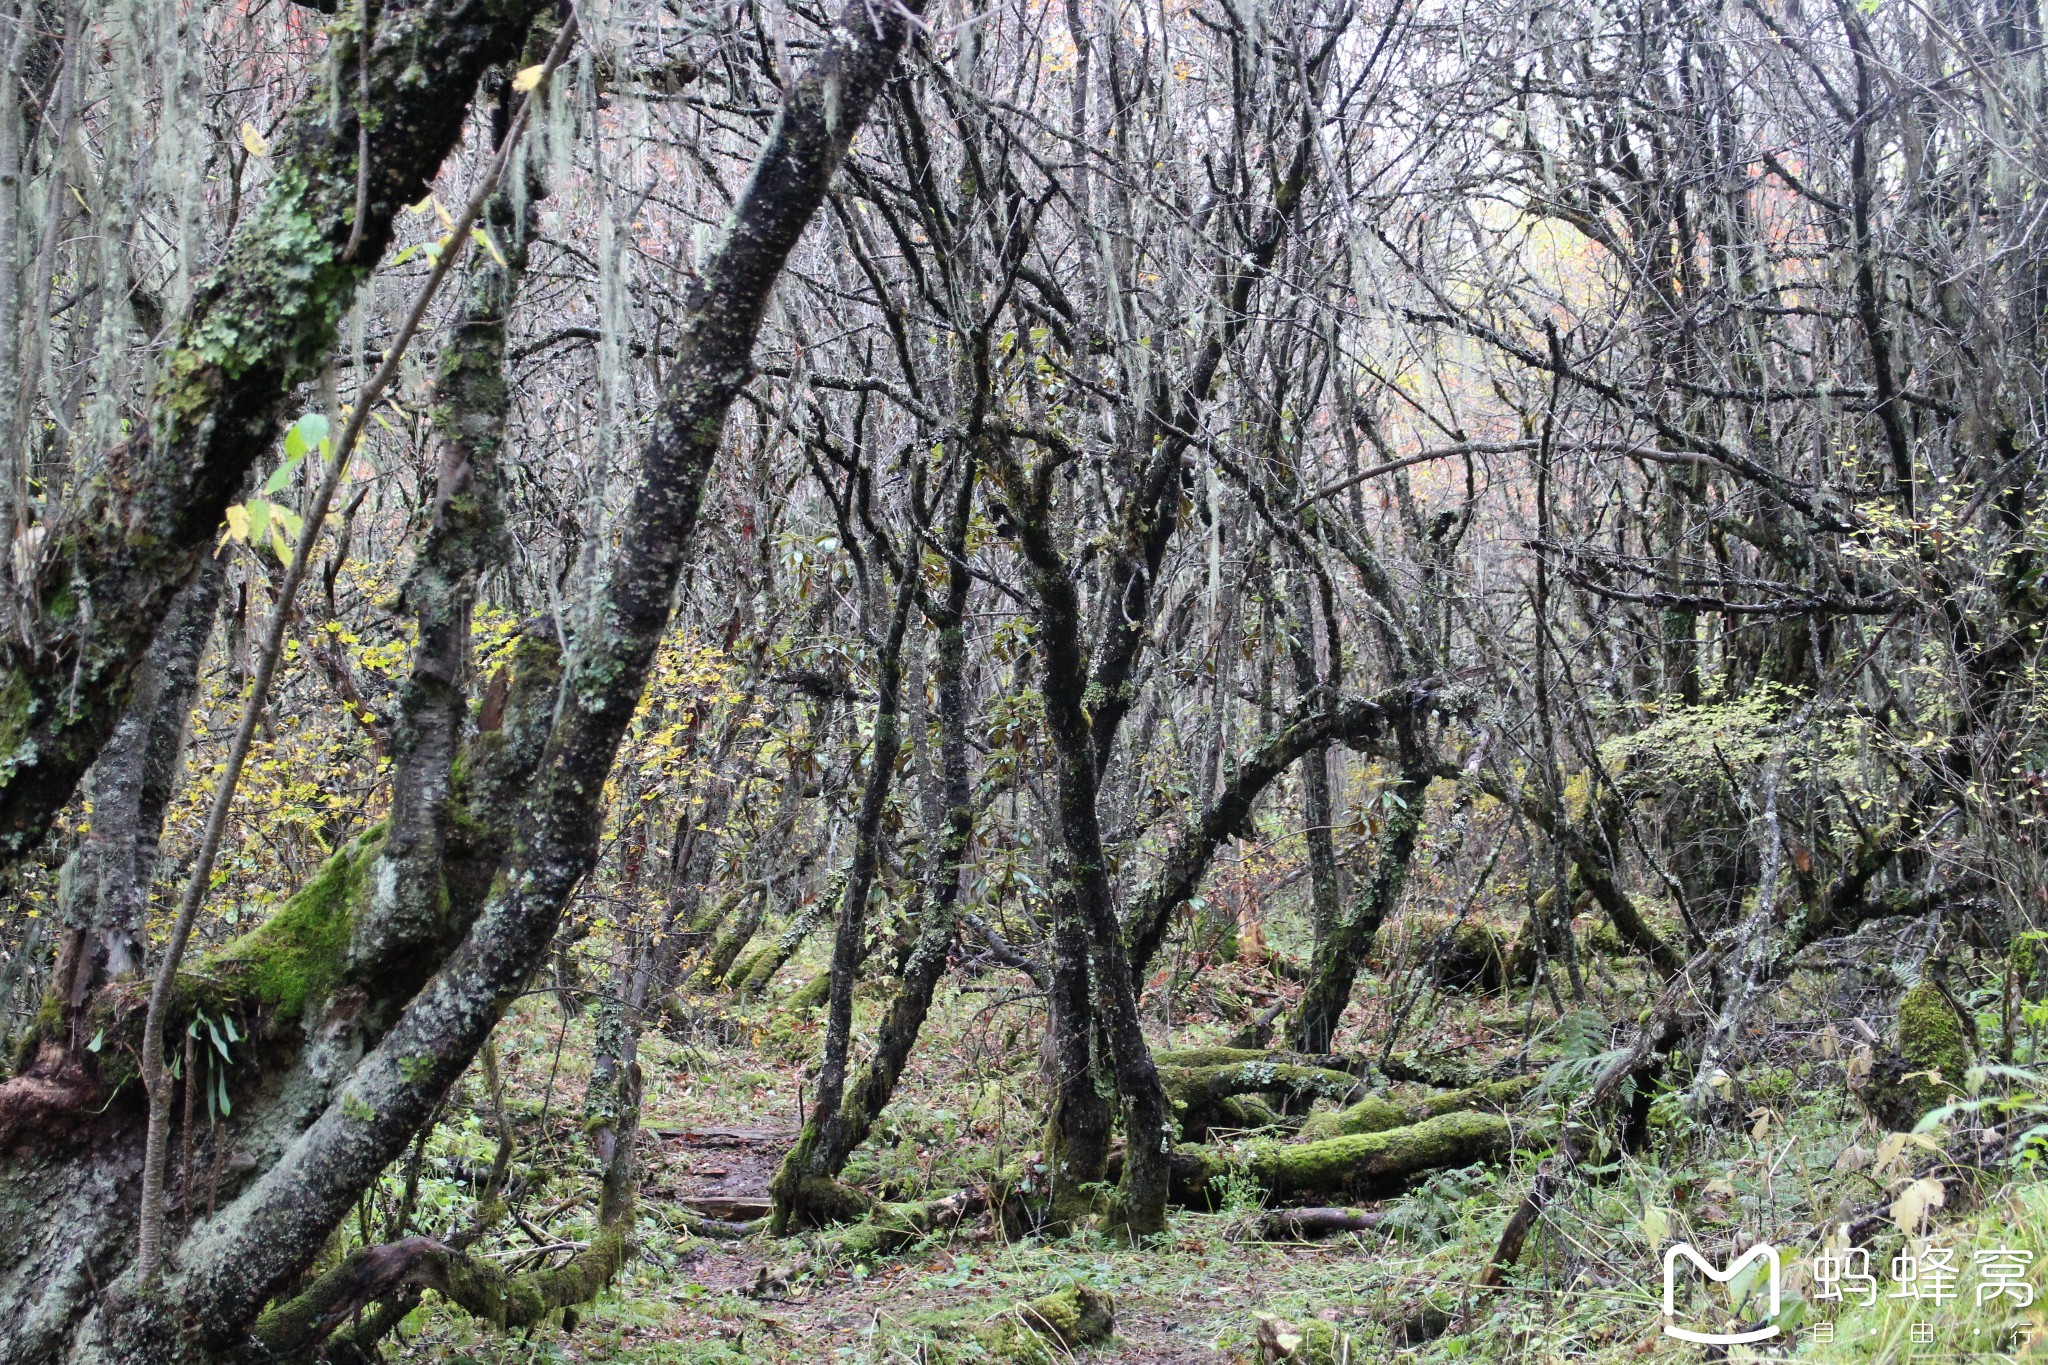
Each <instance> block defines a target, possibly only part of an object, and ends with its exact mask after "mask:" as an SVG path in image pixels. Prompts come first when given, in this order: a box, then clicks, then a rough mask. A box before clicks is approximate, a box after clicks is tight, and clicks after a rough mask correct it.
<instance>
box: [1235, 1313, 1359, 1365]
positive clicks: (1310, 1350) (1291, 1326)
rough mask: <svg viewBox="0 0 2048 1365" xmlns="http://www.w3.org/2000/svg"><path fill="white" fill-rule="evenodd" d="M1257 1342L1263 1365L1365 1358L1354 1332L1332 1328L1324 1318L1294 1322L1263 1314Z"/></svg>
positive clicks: (1333, 1364)
mask: <svg viewBox="0 0 2048 1365" xmlns="http://www.w3.org/2000/svg"><path fill="white" fill-rule="evenodd" d="M1258 1342H1259V1361H1260V1365H1276V1363H1277V1362H1280V1361H1288V1362H1294V1363H1295V1365H1342V1363H1343V1362H1345V1361H1351V1360H1361V1361H1362V1360H1364V1359H1365V1358H1366V1356H1365V1352H1364V1349H1363V1347H1362V1346H1361V1345H1360V1343H1359V1340H1358V1338H1357V1336H1356V1335H1355V1334H1353V1333H1351V1332H1347V1331H1344V1330H1342V1329H1340V1328H1337V1327H1333V1326H1332V1325H1330V1324H1329V1323H1327V1322H1324V1321H1323V1320H1322V1319H1321V1318H1308V1319H1306V1320H1304V1321H1302V1322H1300V1323H1295V1322H1291V1321H1289V1320H1287V1319H1286V1318H1276V1317H1272V1316H1270V1315H1269V1314H1266V1313H1261V1314H1259V1332H1258Z"/></svg>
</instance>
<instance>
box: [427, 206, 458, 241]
mask: <svg viewBox="0 0 2048 1365" xmlns="http://www.w3.org/2000/svg"><path fill="white" fill-rule="evenodd" d="M427 198H428V199H429V200H430V201H432V203H433V205H434V212H435V213H436V214H438V215H440V218H441V226H442V227H444V228H447V229H448V231H450V232H451V233H452V232H454V231H455V220H454V219H453V218H451V217H449V216H448V210H447V209H445V208H443V207H441V201H440V200H439V199H436V198H435V197H434V196H433V195H431V194H430V195H428V196H427ZM447 244H448V243H447V240H446V239H445V238H444V239H442V243H441V245H442V246H444V247H445V246H446V245H447Z"/></svg>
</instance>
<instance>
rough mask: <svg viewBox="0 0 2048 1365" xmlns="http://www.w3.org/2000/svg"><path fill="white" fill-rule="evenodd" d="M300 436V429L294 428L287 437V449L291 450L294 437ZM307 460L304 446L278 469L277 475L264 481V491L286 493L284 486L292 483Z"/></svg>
mask: <svg viewBox="0 0 2048 1365" xmlns="http://www.w3.org/2000/svg"><path fill="white" fill-rule="evenodd" d="M298 434H299V429H298V428H297V427H293V428H292V429H291V431H290V432H289V433H288V434H287V435H286V437H285V446H286V447H287V449H289V447H290V446H291V443H292V437H294V436H297V435H298ZM305 460H306V452H305V449H304V447H303V446H302V447H301V448H300V449H299V450H297V451H296V452H293V454H292V456H291V458H290V459H288V460H286V461H285V462H284V463H283V464H281V465H279V466H278V467H277V472H276V473H275V474H272V475H271V476H270V477H269V478H267V479H265V480H264V481H263V491H264V492H266V493H282V492H283V491H284V486H285V485H286V484H288V483H290V482H291V481H292V475H294V474H296V473H298V472H299V466H300V465H301V464H303V463H305Z"/></svg>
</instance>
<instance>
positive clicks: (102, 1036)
mask: <svg viewBox="0 0 2048 1365" xmlns="http://www.w3.org/2000/svg"><path fill="white" fill-rule="evenodd" d="M106 1043H107V1031H106V1030H105V1029H101V1030H100V1031H99V1032H98V1033H95V1034H94V1035H93V1036H92V1041H91V1042H89V1043H87V1044H86V1045H85V1050H86V1051H87V1052H98V1051H99V1050H100V1049H101V1048H103V1047H105V1046H106Z"/></svg>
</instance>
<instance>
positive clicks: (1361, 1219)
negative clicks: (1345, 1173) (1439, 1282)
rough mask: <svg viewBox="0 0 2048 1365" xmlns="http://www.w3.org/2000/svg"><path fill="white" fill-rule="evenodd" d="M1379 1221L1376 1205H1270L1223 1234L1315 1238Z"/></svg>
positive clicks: (1243, 1238)
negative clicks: (1269, 1207)
mask: <svg viewBox="0 0 2048 1365" xmlns="http://www.w3.org/2000/svg"><path fill="white" fill-rule="evenodd" d="M1379 1222H1380V1214H1379V1211H1378V1210H1377V1209H1327V1208H1318V1209H1273V1210H1270V1211H1269V1212H1266V1213H1261V1214H1258V1215H1257V1216H1255V1217H1252V1218H1247V1219H1245V1220H1244V1221H1243V1222H1242V1223H1239V1224H1237V1225H1236V1226H1235V1227H1233V1228H1231V1229H1230V1230H1229V1231H1228V1232H1226V1233H1224V1234H1223V1235H1224V1236H1225V1237H1226V1238H1227V1239H1229V1240H1230V1241H1233V1242H1315V1241H1320V1240H1322V1239H1323V1238H1325V1237H1342V1236H1344V1235H1345V1234H1346V1233H1351V1232H1368V1231H1370V1230H1372V1229H1373V1228H1375V1227H1378V1226H1379Z"/></svg>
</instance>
